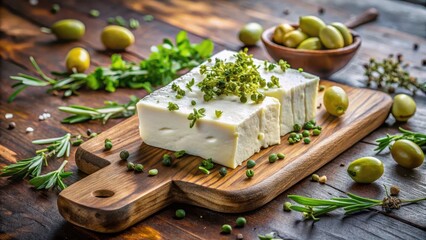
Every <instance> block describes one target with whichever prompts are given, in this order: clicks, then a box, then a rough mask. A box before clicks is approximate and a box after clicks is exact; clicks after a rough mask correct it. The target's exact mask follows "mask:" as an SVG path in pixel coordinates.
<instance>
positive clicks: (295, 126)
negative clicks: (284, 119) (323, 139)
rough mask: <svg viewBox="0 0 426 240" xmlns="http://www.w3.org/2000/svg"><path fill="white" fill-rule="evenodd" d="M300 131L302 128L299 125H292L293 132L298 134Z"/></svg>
mask: <svg viewBox="0 0 426 240" xmlns="http://www.w3.org/2000/svg"><path fill="white" fill-rule="evenodd" d="M301 129H302V127H301V126H300V125H299V124H294V126H293V131H295V132H298V131H300V130H301Z"/></svg>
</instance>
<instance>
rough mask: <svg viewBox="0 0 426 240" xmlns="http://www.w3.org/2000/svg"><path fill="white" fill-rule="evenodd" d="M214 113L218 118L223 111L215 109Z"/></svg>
mask: <svg viewBox="0 0 426 240" xmlns="http://www.w3.org/2000/svg"><path fill="white" fill-rule="evenodd" d="M214 113H215V115H216V117H217V118H220V117H222V113H223V111H220V110H215V111H214Z"/></svg>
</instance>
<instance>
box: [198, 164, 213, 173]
mask: <svg viewBox="0 0 426 240" xmlns="http://www.w3.org/2000/svg"><path fill="white" fill-rule="evenodd" d="M198 169H199V170H200V171H201V172H203V173H204V174H210V171H209V170H208V169H206V168H205V167H202V166H199V167H198Z"/></svg>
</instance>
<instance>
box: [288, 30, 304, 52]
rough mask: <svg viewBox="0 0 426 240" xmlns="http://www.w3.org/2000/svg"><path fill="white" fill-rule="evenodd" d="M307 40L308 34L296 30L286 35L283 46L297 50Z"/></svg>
mask: <svg viewBox="0 0 426 240" xmlns="http://www.w3.org/2000/svg"><path fill="white" fill-rule="evenodd" d="M307 38H308V35H306V33H304V32H302V31H300V30H294V31H291V32H289V33H287V34H286V35H284V38H283V44H284V46H286V47H291V48H295V47H297V46H298V45H299V44H300V43H301V42H303V41H304V40H305V39H307Z"/></svg>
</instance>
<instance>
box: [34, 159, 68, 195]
mask: <svg viewBox="0 0 426 240" xmlns="http://www.w3.org/2000/svg"><path fill="white" fill-rule="evenodd" d="M67 163H68V161H67V160H64V161H63V162H62V164H61V166H60V167H59V168H58V169H57V170H55V171H52V172H49V173H46V174H44V175H40V176H37V177H34V178H33V179H31V180H30V184H31V185H33V186H34V187H35V188H36V189H51V188H54V187H57V188H59V189H60V190H64V189H65V188H66V187H67V185H66V184H65V183H64V182H63V181H62V179H63V178H67V177H69V176H71V175H72V172H64V167H65V165H66V164H67Z"/></svg>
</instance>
